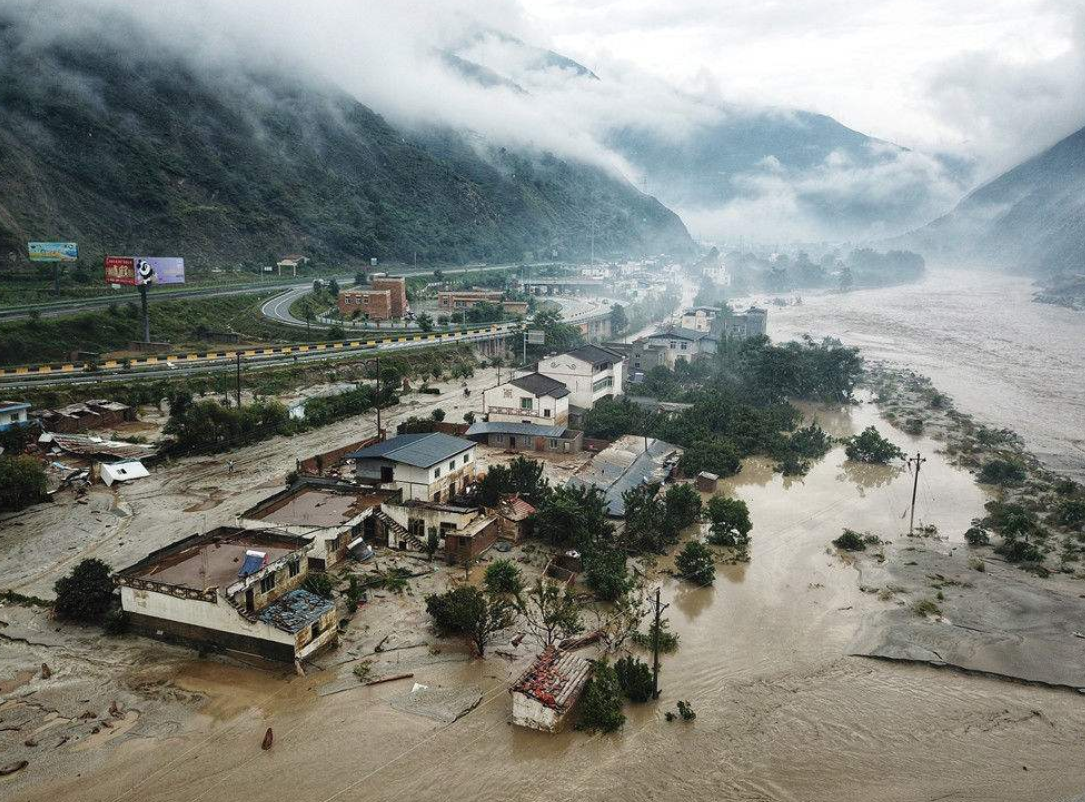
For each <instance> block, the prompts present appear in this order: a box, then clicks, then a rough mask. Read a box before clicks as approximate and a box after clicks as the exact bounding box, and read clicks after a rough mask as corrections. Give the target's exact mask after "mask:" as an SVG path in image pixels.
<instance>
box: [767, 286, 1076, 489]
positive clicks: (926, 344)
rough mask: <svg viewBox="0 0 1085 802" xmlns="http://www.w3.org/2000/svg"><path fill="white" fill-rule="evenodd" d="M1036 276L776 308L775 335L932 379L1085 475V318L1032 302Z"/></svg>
mask: <svg viewBox="0 0 1085 802" xmlns="http://www.w3.org/2000/svg"><path fill="white" fill-rule="evenodd" d="M1034 291H1035V287H1034V286H1033V285H1032V282H1031V280H1030V279H1028V278H1021V277H1017V276H1010V275H1005V274H1001V273H994V272H989V271H983V272H980V271H975V270H946V269H932V270H930V271H928V273H927V275H926V277H925V278H924V279H923V280H922V281H921V282H918V283H916V284H909V285H905V286H902V287H892V288H887V289H880V290H860V291H856V292H850V293H846V294H830V295H819V296H818V295H811V296H808V297H804V298H803V301H804V302H803V304H802V305H801V306H792V307H787V308H772V309H771V311H770V313H769V334H770V336H772V338H773V339H776V340H787V339H792V338H795V337H798V336H800V335H802V334H806V333H810V334H813V335H815V336H818V337H821V336H825V335H831V336H834V337H838V338H840V339H841V340H843V341H844V342H845V343H847V344H848V345H855V346H859V348H861V349H862V351H863V355H864V356H866V357H869V358H873V359H883V360H885V361H887V362H889V363H892V364H893V365H895V366H897V367H905V368H911V369H913V370H915V371H916V372H917V373H920V374H923V375H926V376H928V377H930V378H931V379H932V380H933V381H934V384H935V386H936V387H938V389H940V390H941V391H942V392H946V393H949V394H950V395H952V396H953V398H954V400H955V402H956V404H957V407H958V408H959V409H960V410H962V411H964V412H967V413H969V414H972V415H974V416H975V417H976V418H977V419H978V420H982V421H984V422H986V423H989V424H993V425H995V426H999V427H1008V428H1010V429H1013V430H1014V431H1016V432H1017V433H1018V434H1020V435H1021V436H1022V437H1024V439H1025V444H1026V446H1027V447H1028V448H1029V450H1031V451H1032V452H1033V453H1034V454H1036V456H1037V457H1039V458H1040V459H1042V460H1043V461H1044V462H1045V463H1047V464H1048V465H1049V466H1050V467H1051V468H1053V469H1055V470H1059V471H1063V472H1066V473H1070V474H1073V475H1075V476H1076V477H1077V478H1079V479H1082V478H1085V314H1083V313H1081V312H1075V311H1073V310H1071V309H1066V308H1064V307H1060V306H1052V305H1050V304H1038V303H1034V302H1033V301H1032V293H1033V292H1034Z"/></svg>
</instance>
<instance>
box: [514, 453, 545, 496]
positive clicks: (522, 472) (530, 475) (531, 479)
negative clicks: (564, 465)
mask: <svg viewBox="0 0 1085 802" xmlns="http://www.w3.org/2000/svg"><path fill="white" fill-rule="evenodd" d="M509 482H510V492H512V493H516V494H517V495H519V496H520V498H522V499H524V500H525V501H526V502H528V503H529V504H532V505H535V504H538V503H539V502H541V501H542V500H543V499H544V498H545V497H546V495H547V493H548V492H549V490H550V483H549V482H548V481H547V480H546V479H545V478H543V465H542V463H541V462H539V461H537V460H533V459H528V458H527V457H524V456H522V455H521V456H517V457H516V458H514V459H513V460H512V461H511V462H510V463H509Z"/></svg>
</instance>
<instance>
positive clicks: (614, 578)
mask: <svg viewBox="0 0 1085 802" xmlns="http://www.w3.org/2000/svg"><path fill="white" fill-rule="evenodd" d="M583 561H584V582H585V584H586V585H587V586H588V587H589V588H590V589H591V591H592V593H594V594H595V596H596V598H597V599H599V600H600V601H605V602H614V601H617V600H618V599H620V598H621V597H622V596H624V595H625V594H626V593H628V592H629V590H630V588H631V587H632V581H631V580H630V578H629V568H628V566H627V564H626V563H627V558H626V554H625V551H624V550H622V549H621V548H618V547H617V546H613V545H612V546H610V547H609V548H606V547H604V546H602V545H600V544H597V545H595V546H594V547H593V548H592V549H591V550H590V551H588V552H587V553H586V554H584V555H583Z"/></svg>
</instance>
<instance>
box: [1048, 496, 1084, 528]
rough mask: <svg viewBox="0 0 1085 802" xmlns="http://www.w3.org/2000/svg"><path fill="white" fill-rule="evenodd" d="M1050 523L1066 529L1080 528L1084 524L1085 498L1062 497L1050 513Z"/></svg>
mask: <svg viewBox="0 0 1085 802" xmlns="http://www.w3.org/2000/svg"><path fill="white" fill-rule="evenodd" d="M1051 521H1052V523H1055V524H1057V525H1058V526H1065V527H1066V528H1067V529H1075V530H1079V531H1080V530H1081V528H1082V527H1083V526H1085V498H1067V499H1063V500H1062V501H1060V502H1059V503H1058V505H1057V506H1056V507H1055V511H1054V512H1053V513H1051Z"/></svg>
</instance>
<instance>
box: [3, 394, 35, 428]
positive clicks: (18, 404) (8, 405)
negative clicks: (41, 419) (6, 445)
mask: <svg viewBox="0 0 1085 802" xmlns="http://www.w3.org/2000/svg"><path fill="white" fill-rule="evenodd" d="M29 409H30V404H26V403H23V402H22V401H0V432H3V431H6V430H7V429H12V428H14V427H16V426H26V425H27V419H26V413H27V410H29Z"/></svg>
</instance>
